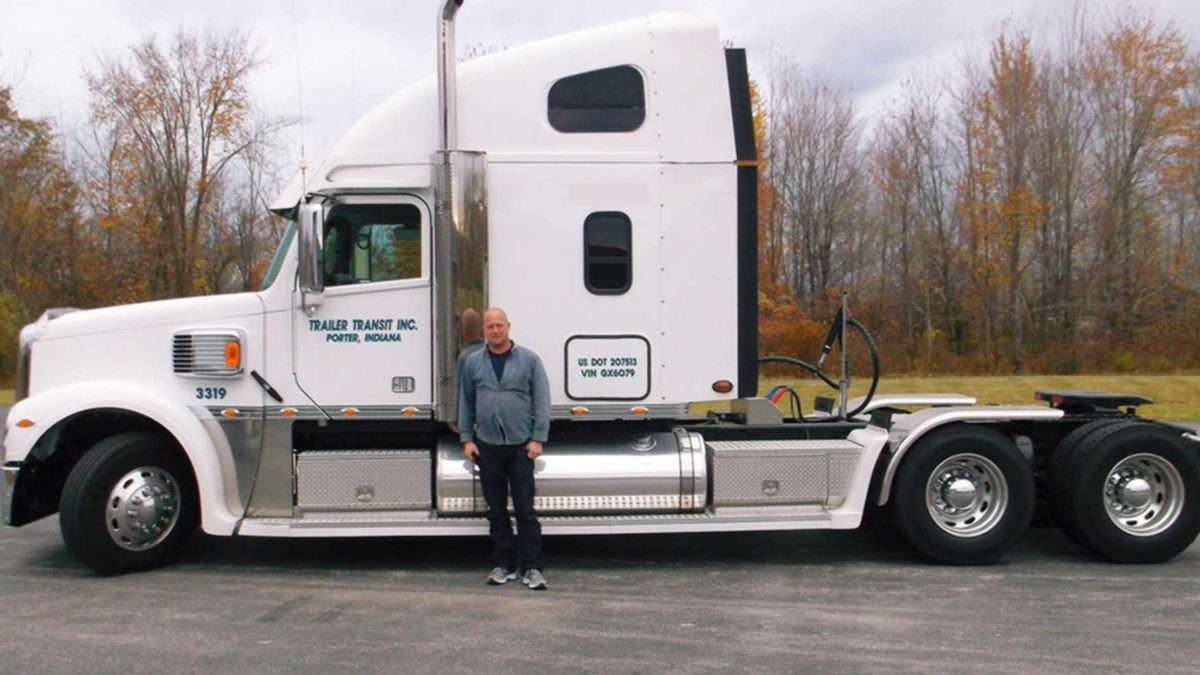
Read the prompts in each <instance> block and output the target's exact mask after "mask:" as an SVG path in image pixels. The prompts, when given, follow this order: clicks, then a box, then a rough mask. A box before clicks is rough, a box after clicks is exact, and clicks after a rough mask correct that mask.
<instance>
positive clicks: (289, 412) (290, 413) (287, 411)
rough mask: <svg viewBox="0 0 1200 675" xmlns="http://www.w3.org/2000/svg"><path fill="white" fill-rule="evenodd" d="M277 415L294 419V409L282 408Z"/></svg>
mask: <svg viewBox="0 0 1200 675" xmlns="http://www.w3.org/2000/svg"><path fill="white" fill-rule="evenodd" d="M279 413H280V414H281V415H283V416H284V417H295V415H296V409H295V408H284V409H283V410H280V411H279Z"/></svg>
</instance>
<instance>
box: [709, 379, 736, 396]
mask: <svg viewBox="0 0 1200 675" xmlns="http://www.w3.org/2000/svg"><path fill="white" fill-rule="evenodd" d="M712 389H713V391H715V392H717V393H718V394H728V393H729V392H731V391H733V383H732V382H730V381H729V380H717V381H716V382H713V384H712Z"/></svg>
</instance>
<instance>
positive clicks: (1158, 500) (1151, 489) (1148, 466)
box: [1104, 453, 1184, 537]
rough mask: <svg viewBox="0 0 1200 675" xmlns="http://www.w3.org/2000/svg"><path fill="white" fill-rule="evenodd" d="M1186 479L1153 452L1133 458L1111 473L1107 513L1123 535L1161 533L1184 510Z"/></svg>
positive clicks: (1107, 482)
mask: <svg viewBox="0 0 1200 675" xmlns="http://www.w3.org/2000/svg"><path fill="white" fill-rule="evenodd" d="M1183 498H1184V494H1183V478H1182V477H1181V476H1180V475H1179V471H1178V470H1177V469H1176V468H1175V465H1174V464H1171V463H1170V462H1169V461H1167V460H1165V459H1163V458H1162V457H1159V456H1158V455H1154V454H1150V453H1140V454H1136V455H1130V456H1129V457H1126V458H1125V459H1122V460H1121V461H1120V462H1119V463H1118V464H1117V465H1116V466H1114V467H1113V468H1112V470H1111V471H1109V472H1108V474H1107V477H1106V479H1105V482H1104V510H1105V512H1106V513H1107V514H1108V517H1109V519H1110V520H1111V521H1112V522H1113V524H1114V525H1116V526H1117V528H1118V529H1120V530H1121V531H1122V532H1125V533H1126V534H1131V535H1134V536H1136V537H1150V536H1153V535H1156V534H1160V533H1162V532H1164V531H1165V530H1167V529H1168V528H1170V527H1171V525H1173V524H1175V521H1176V520H1178V519H1179V514H1180V513H1182V511H1183Z"/></svg>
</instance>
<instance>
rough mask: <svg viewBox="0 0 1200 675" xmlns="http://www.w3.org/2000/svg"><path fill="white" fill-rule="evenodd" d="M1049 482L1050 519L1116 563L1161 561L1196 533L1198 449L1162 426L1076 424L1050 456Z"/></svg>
mask: <svg viewBox="0 0 1200 675" xmlns="http://www.w3.org/2000/svg"><path fill="white" fill-rule="evenodd" d="M1047 485H1048V487H1049V489H1050V515H1051V517H1052V518H1053V519H1054V522H1055V524H1057V525H1058V526H1059V528H1060V529H1062V531H1063V533H1064V534H1066V535H1067V537H1068V538H1070V539H1071V540H1072V541H1074V542H1075V543H1077V544H1079V545H1080V546H1083V547H1085V548H1088V549H1090V550H1092V551H1095V552H1096V553H1098V554H1100V555H1102V556H1104V557H1106V558H1108V559H1110V560H1113V561H1115V562H1122V563H1159V562H1165V561H1167V560H1170V559H1171V558H1174V557H1175V556H1177V555H1179V554H1180V553H1182V552H1183V551H1184V550H1186V549H1187V548H1188V547H1189V546H1191V544H1192V542H1193V541H1195V540H1196V536H1197V534H1200V452H1198V451H1197V448H1196V446H1195V445H1194V444H1192V443H1188V442H1187V441H1185V440H1184V439H1183V438H1182V437H1181V435H1180V433H1179V432H1177V431H1174V430H1171V429H1168V428H1166V427H1163V426H1159V425H1155V424H1149V423H1145V422H1138V421H1131V420H1126V421H1108V420H1103V421H1097V422H1090V423H1088V424H1085V425H1084V426H1081V427H1079V428H1078V429H1076V430H1075V431H1073V432H1071V434H1070V435H1068V436H1067V437H1066V438H1064V439H1063V441H1062V443H1060V444H1059V446H1058V448H1057V449H1056V450H1055V451H1054V454H1053V455H1052V456H1051V458H1050V463H1049V465H1048V466H1047Z"/></svg>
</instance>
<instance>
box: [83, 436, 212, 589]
mask: <svg viewBox="0 0 1200 675" xmlns="http://www.w3.org/2000/svg"><path fill="white" fill-rule="evenodd" d="M197 502H198V499H197V492H196V487H195V481H194V479H193V478H192V473H191V469H190V467H189V466H188V465H187V463H186V462H185V461H184V460H183V458H182V457H181V456H180V453H179V452H178V449H177V448H176V447H175V446H174V445H173V444H172V443H170V442H169V441H167V440H166V439H164V438H163V437H162V436H159V435H156V434H151V433H146V432H129V433H122V434H117V435H115V436H112V437H110V438H106V439H105V440H103V441H101V442H99V443H97V444H96V445H95V447H93V448H92V449H91V450H89V451H88V452H87V454H85V455H84V456H83V459H81V460H80V461H79V463H78V464H77V465H75V468H74V469H73V470H72V471H71V474H70V475H69V476H68V477H67V482H66V484H65V485H64V486H63V495H62V500H61V502H60V504H59V524H60V526H61V528H62V535H63V540H64V541H65V542H66V544H67V548H69V549H71V552H72V553H74V554H75V555H76V556H77V557H78V558H79V559H80V560H82V561H83V562H84V563H86V564H87V565H88V566H89V567H91V568H93V569H95V570H96V571H97V572H100V573H101V574H116V573H119V572H127V571H133V570H138V569H145V568H148V567H151V566H153V565H155V564H157V563H158V562H160V561H161V560H162V559H163V558H164V557H165V556H166V555H168V554H169V553H170V552H171V551H173V550H174V549H175V548H176V547H177V546H178V545H179V544H180V543H181V542H182V541H183V540H184V539H185V538H186V537H187V535H188V534H190V533H191V531H192V530H193V529H195V527H196V523H197V521H198V516H197V513H198V509H197Z"/></svg>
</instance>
